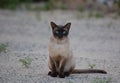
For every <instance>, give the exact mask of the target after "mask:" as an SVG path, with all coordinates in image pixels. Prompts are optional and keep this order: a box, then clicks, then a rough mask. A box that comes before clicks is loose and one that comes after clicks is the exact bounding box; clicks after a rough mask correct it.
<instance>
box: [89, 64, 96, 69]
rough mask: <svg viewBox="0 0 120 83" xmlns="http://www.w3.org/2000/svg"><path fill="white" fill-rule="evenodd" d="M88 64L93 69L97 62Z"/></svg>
mask: <svg viewBox="0 0 120 83" xmlns="http://www.w3.org/2000/svg"><path fill="white" fill-rule="evenodd" d="M88 66H89V67H90V68H91V69H93V68H95V66H96V65H95V64H88Z"/></svg>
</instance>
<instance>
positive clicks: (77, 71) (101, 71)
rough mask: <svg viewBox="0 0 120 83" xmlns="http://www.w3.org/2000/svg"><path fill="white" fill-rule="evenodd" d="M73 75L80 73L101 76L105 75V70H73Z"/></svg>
mask: <svg viewBox="0 0 120 83" xmlns="http://www.w3.org/2000/svg"><path fill="white" fill-rule="evenodd" d="M72 73H73V74H75V73H76V74H80V73H101V74H107V72H106V71H105V70H100V69H74V70H73V71H72Z"/></svg>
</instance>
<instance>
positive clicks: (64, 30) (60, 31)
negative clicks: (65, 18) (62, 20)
mask: <svg viewBox="0 0 120 83" xmlns="http://www.w3.org/2000/svg"><path fill="white" fill-rule="evenodd" d="M70 26H71V23H67V24H66V25H64V26H62V25H56V24H55V23H54V22H51V27H52V32H53V36H54V37H55V38H57V39H63V38H66V37H67V36H68V34H69V29H70Z"/></svg>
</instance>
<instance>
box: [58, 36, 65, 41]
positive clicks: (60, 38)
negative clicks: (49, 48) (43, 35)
mask: <svg viewBox="0 0 120 83" xmlns="http://www.w3.org/2000/svg"><path fill="white" fill-rule="evenodd" d="M56 38H57V39H59V40H64V39H65V37H63V36H62V37H56Z"/></svg>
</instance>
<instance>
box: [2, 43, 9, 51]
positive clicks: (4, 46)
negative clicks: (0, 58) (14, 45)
mask: <svg viewBox="0 0 120 83" xmlns="http://www.w3.org/2000/svg"><path fill="white" fill-rule="evenodd" d="M7 46H8V45H7V44H4V43H0V53H1V52H6V49H7Z"/></svg>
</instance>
